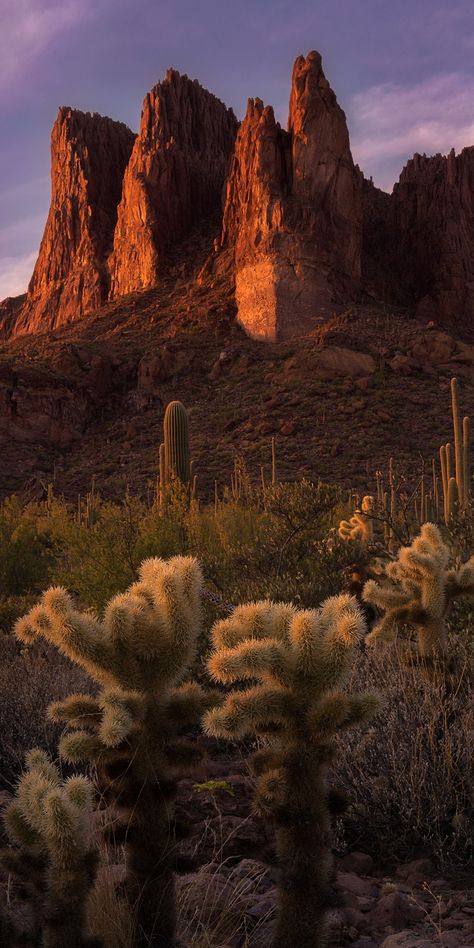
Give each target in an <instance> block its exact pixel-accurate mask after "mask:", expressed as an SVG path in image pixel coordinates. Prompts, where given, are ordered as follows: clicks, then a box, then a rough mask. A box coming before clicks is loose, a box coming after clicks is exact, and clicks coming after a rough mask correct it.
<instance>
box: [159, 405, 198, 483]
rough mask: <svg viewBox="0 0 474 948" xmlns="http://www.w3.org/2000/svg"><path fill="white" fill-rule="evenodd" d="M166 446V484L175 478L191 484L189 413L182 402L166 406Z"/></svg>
mask: <svg viewBox="0 0 474 948" xmlns="http://www.w3.org/2000/svg"><path fill="white" fill-rule="evenodd" d="M164 446H165V449H164V462H165V481H166V483H169V481H170V480H171V479H172V478H173V477H177V478H178V479H179V480H180V481H181V482H182V483H183V484H189V482H190V479H191V466H190V458H189V425H188V416H187V412H186V409H185V407H184V405H183V404H182V402H178V401H174V402H170V403H169V405H167V406H166V411H165V419H164ZM160 460H161V458H160Z"/></svg>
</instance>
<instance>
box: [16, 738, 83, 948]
mask: <svg viewBox="0 0 474 948" xmlns="http://www.w3.org/2000/svg"><path fill="white" fill-rule="evenodd" d="M92 813H93V787H92V784H91V783H90V782H89V781H88V780H87V779H86V778H85V777H70V778H69V779H68V780H66V781H64V782H63V781H62V780H61V775H60V772H59V770H58V768H57V767H56V766H55V765H54V764H53V763H52V762H51V761H50V760H49V758H48V756H47V755H46V754H45V753H43V751H41V750H33V751H30V753H29V754H28V757H27V761H26V771H25V773H24V774H23V776H22V777H21V779H20V782H19V784H18V787H17V791H16V795H15V797H14V799H13V801H12V802H11V803H10V804H9V805H8V807H7V809H6V811H5V814H4V822H5V827H6V830H7V834H8V836H9V839H10V842H11V846H10V847H9V848H8V849H4V850H2V852H1V854H0V864H1V865H2V866H3V868H4V870H6V871H7V872H9V873H11V874H12V875H13V876H14V877H15V878H16V879H17V881H18V883H19V884H20V887H21V888H20V892H21V893H22V894H23V896H24V897H25V898H26V900H27V901H28V903H29V906H30V912H31V916H32V925H31V931H30V932H28V933H27V934H26V933H24V936H23V937H26V938H27V939H30V940H29V941H28V942H27V943H31V944H33V945H41V946H42V948H66V946H67V948H98V946H100V944H101V943H100V942H99V941H97V939H93V938H89V937H88V936H87V935H86V900H87V897H88V895H89V892H90V890H91V887H92V885H93V882H94V878H95V871H96V865H97V849H96V847H95V845H94V841H93V840H92V838H91V823H92ZM11 937H12V941H11V944H12V945H15V944H18V943H20V942H17V941H15V937H14V936H13V935H12V936H11ZM22 943H24V942H22ZM7 944H8V942H7Z"/></svg>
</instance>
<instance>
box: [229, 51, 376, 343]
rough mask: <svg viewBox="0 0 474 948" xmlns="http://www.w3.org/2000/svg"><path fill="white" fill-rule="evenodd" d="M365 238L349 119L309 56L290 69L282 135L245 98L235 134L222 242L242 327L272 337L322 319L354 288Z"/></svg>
mask: <svg viewBox="0 0 474 948" xmlns="http://www.w3.org/2000/svg"><path fill="white" fill-rule="evenodd" d="M361 235H362V212H361V198H360V183H359V177H358V172H357V171H356V169H355V167H354V164H353V161H352V156H351V151H350V146H349V135H348V131H347V125H346V119H345V115H344V112H343V111H342V109H341V108H340V107H339V105H338V103H337V100H336V96H335V95H334V93H333V91H332V89H331V88H330V86H329V83H328V81H327V79H326V78H325V76H324V72H323V69H322V65H321V57H320V55H319V53H316V52H313V53H310V54H309V55H308V56H307V57H306V59H305V58H304V57H302V56H300V57H299V58H298V59H297V60H296V63H295V66H294V69H293V79H292V89H291V97H290V113H289V121H288V130H287V131H284V130H282V129H281V128H280V126H279V124H278V123H277V122H276V121H275V117H274V114H273V110H272V108H270V107H268V106H267V107H265V106H264V105H263V102H262V101H261V100H260V99H255V100H253V99H251V100H249V103H248V108H247V114H246V117H245V119H244V121H243V123H242V125H241V128H240V131H239V134H238V136H237V143H236V148H235V155H234V159H233V165H232V169H231V172H230V175H229V179H228V183H227V189H226V205H225V211H224V221H223V231H222V244H223V245H231V246H233V247H234V250H235V269H236V297H237V305H238V319H239V321H240V323H241V324H242V326H243V327H244V328H245V329H246V331H247V332H248V333H249V334H250V335H252V336H254V337H256V338H260V339H267V340H277V339H284V338H290V337H292V336H295V335H298V334H300V333H303V332H305V331H308V330H310V329H311V328H313V327H314V326H316V325H317V324H318V323H320V322H323V321H325V320H326V319H327V318H328V317H330V316H331V315H332V314H333V312H334V309H335V308H336V306H337V304H338V302H341V301H342V300H347V299H348V298H349V297H350V296H351V294H352V293H353V292H354V290H355V288H356V287H357V286H358V283H359V280H360V260H361V240H362V236H361Z"/></svg>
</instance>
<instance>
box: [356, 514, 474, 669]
mask: <svg viewBox="0 0 474 948" xmlns="http://www.w3.org/2000/svg"><path fill="white" fill-rule="evenodd" d="M448 562H449V549H448V548H447V546H446V545H445V544H444V543H443V541H442V539H441V534H440V532H439V530H438V527H436V526H435V524H433V523H425V524H423V526H422V527H421V532H420V535H419V536H417V537H415V539H414V540H413V543H412V544H411V546H406V547H402V548H401V549H400V550H399V553H398V559H397V560H396V561H395V562H393V563H389V564H388V565H387V566H386V569H385V578H384V581H383V582H382V583H381V584H379V583H377V582H376V581H375V580H373V579H371V580H369V581H368V582H367V583H366V584H365V586H364V592H363V597H364V599H365V600H366V602H370V603H372V605H374V606H378V607H379V608H380V609H383V610H384V611H385V615H384V616H383V618H382V619H380V621H379V622H378V623H377V624H376V625H375V626H374V628H373V629H372V632H371V633H370V635H368V636H367V640H366V641H367V642H369V643H370V642H375V641H377V640H383V641H390V640H392V639H393V638H394V637H395V636H396V634H397V632H398V631H399V629H400V628H401V627H403V626H404V625H410V626H412V627H413V628H414V629H415V631H416V635H417V643H418V654H419V655H420V657H422V658H423V659H425V660H433V659H436V658H440V657H442V656H443V655H444V654H445V653H446V648H447V640H446V615H447V613H448V610H449V607H450V605H451V603H452V602H453V600H454V599H458V598H460V597H461V596H473V595H474V556H472V557H471V558H470V559H469V560H468V562H467V563H464V565H463V566H461V568H460V569H458V570H454V569H451V570H450V569H448Z"/></svg>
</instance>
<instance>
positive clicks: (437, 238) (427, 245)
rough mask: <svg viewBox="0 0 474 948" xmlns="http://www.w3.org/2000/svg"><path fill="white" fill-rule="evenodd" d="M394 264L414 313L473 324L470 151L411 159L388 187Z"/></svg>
mask: <svg viewBox="0 0 474 948" xmlns="http://www.w3.org/2000/svg"><path fill="white" fill-rule="evenodd" d="M388 225H389V228H390V229H391V230H392V231H393V233H394V235H395V252H396V260H395V265H396V266H397V268H398V271H399V272H400V274H403V278H404V280H405V282H406V284H407V287H408V289H409V291H410V294H411V296H412V299H413V302H414V303H415V306H416V312H417V315H418V316H419V317H420V318H422V319H426V320H431V319H434V320H437V321H439V322H441V323H445V322H448V323H450V322H461V323H462V322H464V323H466V324H470V325H471V326H472V324H473V321H474V147H468V148H464V149H463V150H462V151H461V153H460V154H459V155H456V154H455V152H454V149H452V151H451V152H450V153H449V154H448V155H440V154H438V155H434V156H433V157H427V156H426V155H418V154H416V155H414V157H413V158H412V159H410V161H408V163H407V164H406V166H405V168H404V169H403V171H402V173H401V175H400V179H399V181H398V183H397V184H396V185H395V187H394V189H393V195H392V198H391V205H390V216H389V222H388Z"/></svg>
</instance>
